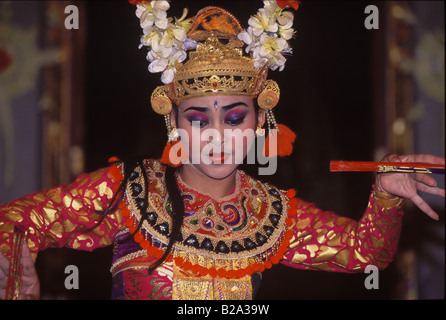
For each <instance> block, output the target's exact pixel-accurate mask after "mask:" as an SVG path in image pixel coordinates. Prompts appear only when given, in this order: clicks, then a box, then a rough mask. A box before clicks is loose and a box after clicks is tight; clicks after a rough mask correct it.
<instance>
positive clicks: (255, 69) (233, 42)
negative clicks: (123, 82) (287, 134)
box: [129, 0, 299, 155]
mask: <svg viewBox="0 0 446 320" xmlns="http://www.w3.org/2000/svg"><path fill="white" fill-rule="evenodd" d="M129 2H130V3H132V4H134V5H136V7H137V9H136V16H137V17H138V18H139V19H140V25H141V28H142V29H143V36H142V37H141V44H140V48H141V47H143V46H145V47H147V48H148V49H149V52H148V54H147V60H148V61H149V62H150V64H149V68H148V69H149V71H150V72H152V73H161V81H162V82H163V84H164V85H162V86H159V87H157V88H156V89H155V90H154V91H153V93H152V96H151V105H152V108H153V110H154V111H155V112H156V113H158V114H161V115H164V116H165V117H167V116H168V115H169V114H170V112H171V111H172V103H175V104H176V105H178V104H179V103H181V102H182V101H184V100H185V99H188V98H193V97H201V96H209V95H245V96H250V97H253V98H255V97H257V102H258V105H259V107H260V108H262V109H264V110H266V111H267V119H270V120H271V121H268V125H269V131H271V127H270V125H274V127H275V129H276V130H277V131H280V130H278V129H279V127H278V126H277V124H276V123H275V120H274V115H273V114H272V109H273V108H274V107H275V106H276V105H277V103H278V102H279V97H280V90H279V86H278V84H277V83H276V82H275V81H273V80H267V75H268V70H279V71H281V70H283V68H284V65H285V61H286V58H285V56H286V55H289V54H291V47H290V46H289V43H288V40H290V39H291V38H292V37H293V35H294V30H293V29H292V24H293V19H294V14H293V13H292V12H290V11H289V10H288V9H289V8H293V9H294V10H297V8H298V4H299V3H298V1H276V0H272V1H271V0H264V1H263V3H264V7H263V8H261V9H259V10H258V12H257V14H256V15H253V16H251V18H250V19H249V21H248V23H249V27H248V28H247V29H246V30H244V29H243V28H242V27H241V25H240V23H239V21H238V20H237V19H236V18H235V17H234V16H233V15H232V14H231V13H229V12H228V11H226V10H225V9H222V8H219V7H212V6H210V7H205V8H203V9H202V10H200V11H199V12H198V13H197V14H196V16H195V17H194V18H186V16H187V10H186V9H184V11H183V16H182V17H181V18H179V19H177V18H175V19H173V18H169V17H167V10H168V9H169V7H170V4H169V2H168V1H164V0H163V1H161V0H152V1H140V0H130V1H129ZM166 123H167V122H166ZM170 131H171V129H170V128H168V132H170ZM287 153H288V152H287ZM279 155H281V154H280V152H279Z"/></svg>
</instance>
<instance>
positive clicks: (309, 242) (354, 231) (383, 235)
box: [282, 191, 403, 272]
mask: <svg viewBox="0 0 446 320" xmlns="http://www.w3.org/2000/svg"><path fill="white" fill-rule="evenodd" d="M297 200H298V201H297V204H296V202H295V204H296V205H295V208H296V209H297V214H295V215H294V216H292V217H291V219H292V220H291V226H290V229H291V230H292V231H293V237H292V238H291V240H290V246H289V249H288V251H287V252H286V254H285V255H284V259H283V260H282V263H283V264H285V265H288V266H290V267H293V268H298V269H312V270H325V271H337V272H358V271H362V270H364V269H365V267H366V266H367V265H370V264H373V265H375V266H377V267H378V268H380V269H383V268H385V267H386V266H387V265H388V264H389V263H390V262H391V261H392V259H393V256H394V254H395V252H396V250H397V246H398V240H399V235H400V231H401V225H402V216H403V212H402V199H401V198H397V197H389V196H387V195H385V194H382V193H380V192H378V191H373V192H372V194H371V196H370V198H369V203H368V206H367V209H366V211H365V214H364V215H363V217H362V218H361V219H360V220H359V221H355V220H352V219H349V218H345V217H340V216H338V215H336V214H334V213H332V212H329V211H322V210H320V209H318V208H316V207H315V206H314V205H312V204H309V203H306V202H304V201H302V200H300V199H297Z"/></svg>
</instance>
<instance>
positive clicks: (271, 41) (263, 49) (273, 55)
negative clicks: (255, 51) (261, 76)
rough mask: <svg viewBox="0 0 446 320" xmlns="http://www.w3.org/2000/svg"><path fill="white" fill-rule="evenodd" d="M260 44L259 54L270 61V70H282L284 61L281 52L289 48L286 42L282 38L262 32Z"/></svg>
mask: <svg viewBox="0 0 446 320" xmlns="http://www.w3.org/2000/svg"><path fill="white" fill-rule="evenodd" d="M260 44H261V46H260V49H259V56H260V57H262V58H263V59H267V60H268V62H270V64H271V69H272V70H276V69H277V68H279V71H282V70H283V68H284V66H285V61H286V59H285V57H284V56H283V55H282V52H284V51H285V50H286V49H288V48H289V45H288V42H287V41H286V40H285V39H283V38H277V37H273V36H269V35H266V34H262V36H261V37H260Z"/></svg>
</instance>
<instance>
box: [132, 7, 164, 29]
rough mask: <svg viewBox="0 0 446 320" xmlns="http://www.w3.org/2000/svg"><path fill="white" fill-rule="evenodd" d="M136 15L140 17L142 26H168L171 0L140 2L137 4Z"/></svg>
mask: <svg viewBox="0 0 446 320" xmlns="http://www.w3.org/2000/svg"><path fill="white" fill-rule="evenodd" d="M136 8H137V9H136V16H137V17H138V18H139V19H140V25H141V28H143V29H144V28H147V27H152V26H153V25H155V26H156V27H158V28H160V29H164V28H166V27H167V23H168V20H167V12H166V11H167V10H168V9H169V8H170V5H169V2H167V1H165V0H162V1H157V0H154V1H152V2H150V3H143V4H138V5H137V6H136Z"/></svg>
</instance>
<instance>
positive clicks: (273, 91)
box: [257, 80, 280, 110]
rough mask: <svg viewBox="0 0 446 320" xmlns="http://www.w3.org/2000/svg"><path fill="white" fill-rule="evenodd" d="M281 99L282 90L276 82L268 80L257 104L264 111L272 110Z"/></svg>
mask: <svg viewBox="0 0 446 320" xmlns="http://www.w3.org/2000/svg"><path fill="white" fill-rule="evenodd" d="M279 98H280V89H279V85H278V84H277V82H275V81H274V80H266V81H265V88H264V89H263V90H262V92H261V93H260V94H259V96H258V97H257V104H258V105H259V107H260V108H261V109H263V110H271V109H273V108H274V107H275V106H276V105H277V104H278V103H279Z"/></svg>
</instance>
